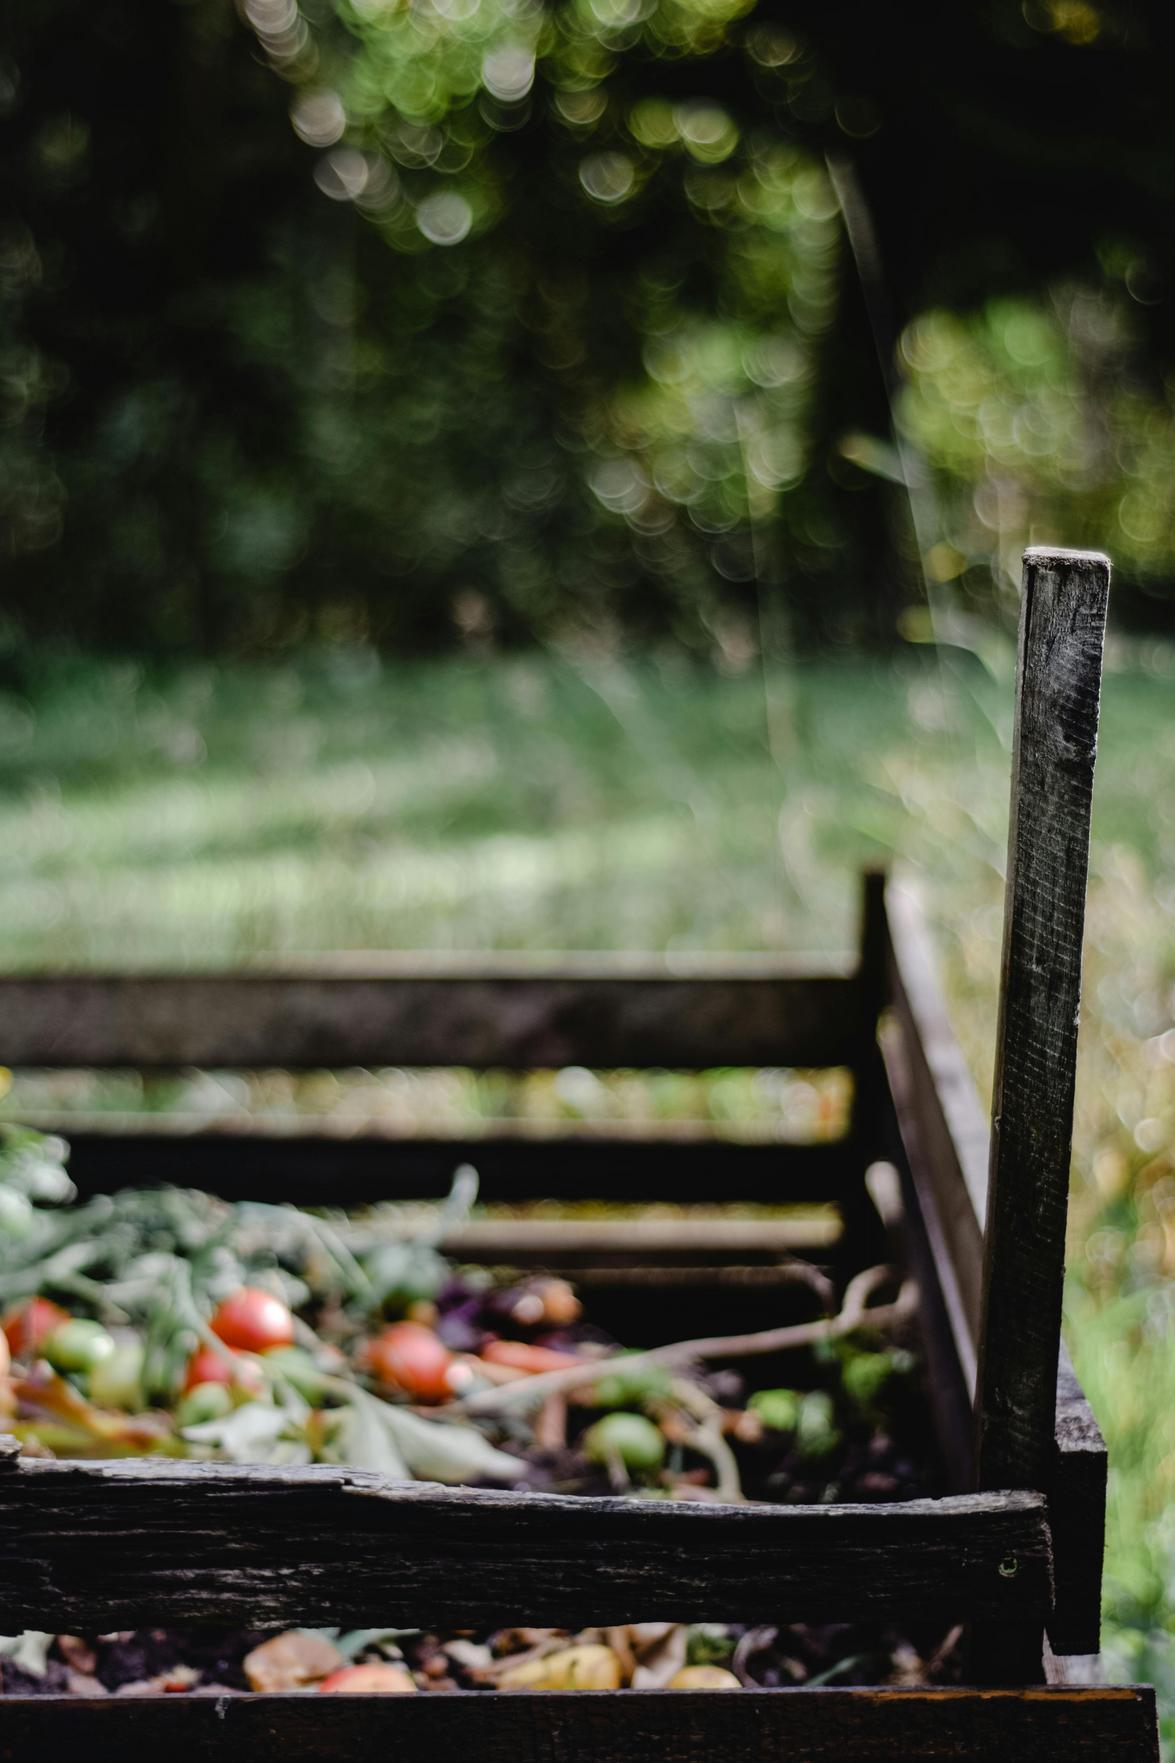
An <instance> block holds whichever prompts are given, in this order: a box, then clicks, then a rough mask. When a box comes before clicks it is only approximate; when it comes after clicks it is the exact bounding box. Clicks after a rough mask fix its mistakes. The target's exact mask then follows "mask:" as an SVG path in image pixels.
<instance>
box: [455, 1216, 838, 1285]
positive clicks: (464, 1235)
mask: <svg viewBox="0 0 1175 1763" xmlns="http://www.w3.org/2000/svg"><path fill="white" fill-rule="evenodd" d="M836 1235H837V1225H836V1219H835V1218H820V1217H813V1218H811V1219H802V1218H801V1219H796V1220H794V1221H793V1220H789V1219H775V1218H714V1217H703V1218H655V1217H654V1218H477V1219H473V1220H471V1221H470V1223H468V1224H463V1225H462V1226H461V1228H460V1229H459V1230H455V1231H452V1232H451V1233H450V1234H449V1235H448V1236H447V1237H446V1238H445V1239H444V1241H443V1242H442V1245H441V1247H442V1248H443V1249H444V1250H445V1251H446V1252H447V1253H448V1254H451V1255H452V1256H453V1257H454V1259H456V1260H458V1261H484V1262H490V1263H509V1264H510V1265H513V1266H521V1265H528V1264H532V1263H533V1264H538V1265H546V1266H550V1265H552V1264H554V1263H557V1264H558V1265H559V1266H560V1267H565V1268H569V1269H570V1268H574V1269H576V1270H577V1271H579V1270H585V1271H589V1272H590V1271H592V1270H593V1269H596V1270H600V1271H603V1272H606V1273H612V1272H613V1271H615V1270H617V1269H620V1268H624V1267H633V1266H637V1267H641V1268H650V1267H664V1268H673V1267H683V1268H684V1267H694V1268H704V1269H706V1270H707V1271H708V1272H719V1271H720V1270H721V1269H722V1267H723V1265H724V1264H729V1263H731V1262H737V1263H738V1264H740V1265H741V1266H742V1267H743V1268H748V1267H755V1266H761V1267H771V1266H772V1265H773V1264H775V1263H778V1262H780V1261H783V1260H785V1259H786V1257H788V1256H789V1255H792V1254H794V1253H795V1252H796V1251H797V1250H799V1249H806V1250H808V1251H811V1250H814V1249H819V1248H822V1247H825V1246H827V1245H828V1244H829V1243H830V1242H832V1241H834V1240H835V1238H836Z"/></svg>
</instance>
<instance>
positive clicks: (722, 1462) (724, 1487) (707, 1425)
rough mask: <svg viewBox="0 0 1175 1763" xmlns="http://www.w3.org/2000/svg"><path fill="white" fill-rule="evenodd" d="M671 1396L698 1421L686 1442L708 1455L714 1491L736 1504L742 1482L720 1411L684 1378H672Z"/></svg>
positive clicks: (700, 1452) (719, 1496) (741, 1488)
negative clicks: (713, 1476) (713, 1477)
mask: <svg viewBox="0 0 1175 1763" xmlns="http://www.w3.org/2000/svg"><path fill="white" fill-rule="evenodd" d="M670 1395H671V1396H672V1398H673V1400H674V1401H675V1402H676V1403H677V1404H678V1406H679V1407H681V1408H684V1409H685V1411H686V1413H687V1414H690V1415H692V1416H693V1418H694V1419H695V1420H697V1421H699V1422H700V1423H701V1424H700V1425H698V1426H696V1427H695V1428H694V1429H693V1431H692V1432H691V1433H690V1434H689V1436H688V1437H687V1438H686V1440H685V1443H686V1444H687V1445H688V1446H689V1447H690V1449H691V1450H693V1451H697V1453H698V1455H699V1456H701V1457H708V1458H709V1459H710V1462H711V1463H712V1464H713V1466H714V1474H715V1483H714V1491H715V1492H716V1494H717V1495H718V1498H719V1499H720V1500H725V1501H726V1502H727V1503H728V1504H737V1503H738V1502H739V1501H740V1500H741V1499H742V1498H743V1484H742V1480H741V1478H740V1476H739V1472H738V1462H737V1460H736V1458H735V1455H734V1452H733V1451H732V1450H731V1448H730V1446H729V1445H728V1444H727V1442H726V1439H725V1437H724V1436H723V1432H722V1410H721V1408H720V1407H719V1406H718V1404H717V1402H712V1401H711V1400H710V1398H709V1396H708V1395H706V1393H705V1391H704V1390H700V1389H699V1388H698V1386H697V1384H693V1383H690V1382H689V1381H688V1380H687V1379H686V1378H684V1377H677V1378H674V1380H673V1383H672V1384H671V1385H670Z"/></svg>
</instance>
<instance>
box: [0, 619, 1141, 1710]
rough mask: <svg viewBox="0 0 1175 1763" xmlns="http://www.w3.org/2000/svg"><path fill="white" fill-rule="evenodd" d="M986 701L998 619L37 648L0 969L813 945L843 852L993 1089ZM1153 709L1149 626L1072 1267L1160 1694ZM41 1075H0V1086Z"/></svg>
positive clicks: (2, 871)
mask: <svg viewBox="0 0 1175 1763" xmlns="http://www.w3.org/2000/svg"><path fill="white" fill-rule="evenodd" d="M1011 693H1012V684H1011V655H1010V652H1009V651H1006V650H1004V649H1001V648H999V647H998V646H996V647H994V648H993V650H992V653H991V654H990V655H988V656H987V658H986V664H985V665H984V666H981V665H980V663H979V662H978V661H977V660H976V659H975V657H973V656H970V655H965V654H962V653H956V654H948V655H946V656H944V657H943V658H942V659H936V658H934V657H933V656H931V655H929V654H928V653H925V652H914V653H911V654H909V655H908V656H906V657H905V658H904V659H903V660H902V661H901V662H900V663H894V662H892V661H881V660H863V659H860V658H853V659H844V660H839V661H824V662H812V661H802V662H796V663H794V664H790V665H788V666H778V667H776V666H772V667H769V668H768V669H766V670H763V671H761V670H759V668H758V667H754V668H752V669H750V670H748V671H746V672H744V673H741V674H738V675H728V676H724V675H721V674H719V673H716V672H704V671H700V670H698V669H697V668H695V667H692V666H689V665H687V664H686V663H684V662H682V661H680V660H676V659H669V660H664V661H660V662H659V661H656V660H653V659H648V660H644V661H641V662H640V663H635V662H619V661H616V660H613V659H607V660H604V659H598V660H592V659H585V658H584V657H582V656H577V657H571V656H557V655H548V656H538V657H530V658H523V659H500V658H499V659H493V660H487V661H484V662H483V661H471V660H453V661H446V662H442V663H435V664H422V665H415V666H411V667H409V666H384V667H381V666H380V665H379V664H378V663H377V662H375V661H374V660H373V659H372V658H371V657H370V656H369V655H366V654H362V653H360V654H350V653H347V654H337V655H332V656H329V657H323V658H321V659H318V660H310V661H307V662H306V663H305V664H304V665H302V666H301V667H299V668H297V669H293V668H290V667H284V666H283V667H280V668H279V667H274V668H272V669H269V670H263V669H252V670H248V669H245V668H228V669H222V670H214V669H212V668H210V667H191V668H189V669H187V670H185V671H181V672H176V673H172V674H170V675H162V674H159V675H148V674H144V672H143V671H142V670H141V669H140V668H138V667H136V666H134V665H132V664H130V663H118V664H115V663H111V662H87V663H85V664H82V663H80V662H70V663H67V662H63V661H61V660H56V661H52V662H49V661H46V662H45V663H44V664H43V665H42V666H41V667H40V668H39V669H38V671H37V673H36V675H35V677H34V679H33V682H32V684H31V685H30V686H29V688H28V690H27V695H26V696H24V697H17V696H13V695H9V696H0V967H4V968H7V969H14V968H26V969H28V968H36V967H40V966H63V965H70V964H90V965H94V964H109V965H117V966H120V967H121V966H134V965H149V964H155V963H166V964H186V965H190V966H202V965H210V964H216V963H225V962H234V961H240V960H244V959H247V958H251V957H253V956H256V955H257V954H259V953H261V952H263V951H281V952H293V951H299V952H301V951H309V950H321V949H341V948H365V947H372V948H414V947H432V948H449V949H488V948H511V947H528V948H545V949H557V948H580V949H592V948H609V947H613V948H629V949H632V948H654V949H661V948H667V947H677V948H698V949H757V948H779V947H789V948H794V949H800V950H803V949H811V950H816V949H838V950H839V949H843V948H846V947H848V946H849V944H850V942H851V939H852V935H853V915H854V909H855V899H856V883H855V874H854V872H855V870H856V869H857V868H858V867H859V866H860V864H861V863H862V862H865V861H876V860H878V859H881V858H886V857H889V856H890V855H891V854H898V855H900V857H901V858H902V860H903V861H904V862H906V863H907V864H908V865H909V866H910V867H911V868H912V869H914V870H915V871H917V872H920V873H921V875H922V877H923V878H924V881H925V885H926V889H927V893H928V898H929V902H930V904H931V907H932V911H933V915H934V918H935V920H936V923H937V924H938V926H939V929H940V932H941V946H942V953H943V963H944V972H945V974H946V977H947V981H948V986H949V990H950V994H951V997H952V1000H953V1003H954V1007H955V1015H956V1022H957V1026H958V1028H959V1031H960V1034H961V1036H962V1038H963V1041H964V1045H965V1046H966V1048H967V1051H968V1054H969V1057H970V1058H971V1059H972V1062H973V1065H974V1069H975V1072H976V1076H977V1078H978V1079H979V1082H980V1084H981V1086H982V1087H984V1088H985V1089H986V1086H987V1083H988V1079H989V1070H990V1056H991V1035H992V1024H993V1019H994V986H995V976H996V969H997V963H998V941H999V929H1000V901H1001V884H1002V862H1003V848H1004V838H1005V832H1006V817H1007V786H1008V771H1009V751H1008V745H1009V734H1010V722H1011ZM1173 710H1175V648H1173V647H1162V646H1158V645H1151V646H1149V647H1135V648H1132V649H1130V650H1129V652H1126V651H1121V652H1119V651H1116V650H1112V651H1111V655H1110V657H1109V663H1108V674H1107V679H1106V686H1105V695H1104V708H1103V715H1102V739H1101V757H1100V760H1099V774H1098V786H1097V797H1096V802H1095V812H1094V849H1093V859H1092V874H1091V884H1090V911H1089V923H1088V953H1087V975H1086V1009H1085V1018H1084V1029H1083V1047H1082V1058H1081V1070H1080V1074H1079V1118H1078V1127H1077V1156H1076V1170H1075V1184H1074V1205H1073V1211H1072V1223H1073V1230H1072V1244H1071V1255H1070V1277H1069V1281H1068V1290H1067V1312H1068V1320H1069V1332H1070V1339H1071V1343H1072V1346H1073V1349H1074V1355H1075V1358H1076V1360H1077V1364H1078V1368H1079V1370H1080V1372H1081V1375H1082V1377H1083V1378H1084V1380H1085V1382H1086V1386H1087V1389H1088V1390H1089V1393H1090V1395H1091V1398H1092V1400H1093V1403H1094V1406H1095V1408H1096V1409H1097V1412H1098V1415H1099V1418H1100V1419H1101V1422H1102V1425H1103V1427H1104V1429H1105V1431H1106V1433H1107V1435H1108V1437H1109V1440H1110V1446H1111V1453H1112V1461H1113V1463H1114V1469H1113V1471H1112V1484H1111V1530H1110V1539H1109V1559H1108V1563H1107V1567H1108V1572H1107V1613H1108V1617H1109V1639H1108V1645H1109V1650H1110V1654H1111V1658H1112V1661H1113V1664H1114V1668H1115V1670H1117V1671H1118V1672H1119V1673H1120V1674H1121V1675H1127V1676H1130V1675H1133V1676H1138V1677H1148V1678H1151V1679H1152V1680H1155V1681H1157V1682H1158V1683H1159V1685H1160V1691H1161V1693H1162V1694H1163V1696H1164V1699H1165V1702H1166V1707H1167V1710H1168V1717H1169V1719H1171V1718H1172V1717H1173V1716H1175V1282H1173V1280H1172V1276H1173V1275H1175V1026H1173V1023H1175V715H1173ZM389 1081H390V1080H389ZM33 1093H34V1092H33V1090H32V1088H31V1087H30V1084H29V1081H28V1080H24V1079H21V1080H18V1082H17V1083H16V1085H15V1086H14V1088H13V1091H12V1093H11V1094H10V1096H9V1099H8V1104H7V1111H8V1112H10V1113H11V1112H14V1111H15V1112H17V1113H19V1109H20V1105H21V1102H22V1099H23V1100H25V1101H26V1103H27V1101H28V1099H29V1098H30V1097H31V1096H32V1095H33ZM319 1105H321V1104H319ZM494 1105H495V1106H498V1107H500V1106H501V1102H500V1098H498V1099H495V1101H494ZM797 1105H799V1104H798V1103H797ZM1171 1736H1172V1738H1173V1739H1175V1724H1173V1726H1172V1735H1171Z"/></svg>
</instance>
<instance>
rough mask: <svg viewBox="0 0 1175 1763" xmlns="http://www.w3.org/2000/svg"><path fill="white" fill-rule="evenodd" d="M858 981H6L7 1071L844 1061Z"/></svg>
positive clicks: (437, 973) (485, 967)
mask: <svg viewBox="0 0 1175 1763" xmlns="http://www.w3.org/2000/svg"><path fill="white" fill-rule="evenodd" d="M858 995H859V994H858V988H857V984H856V981H855V980H853V979H851V978H845V977H844V976H842V975H838V974H836V973H834V972H824V973H813V972H812V971H810V970H808V969H804V970H797V969H796V968H795V967H794V965H790V964H787V963H781V962H777V961H774V960H772V959H771V958H769V957H766V956H763V957H754V958H744V959H742V960H739V959H737V958H733V957H730V958H727V957H724V958H723V959H722V960H721V961H715V962H712V963H707V962H704V961H698V960H697V959H693V960H690V961H678V960H670V959H668V958H666V959H658V958H656V957H651V956H643V957H640V958H628V957H610V956H605V955H600V956H593V957H591V958H586V957H584V958H581V959H580V960H579V961H578V962H567V963H561V964H560V966H559V967H558V968H556V969H553V970H551V971H549V972H546V973H542V972H536V971H533V970H532V969H530V968H529V967H523V968H517V969H516V968H510V967H507V966H506V965H505V964H504V963H502V962H490V963H485V962H483V963H481V964H480V965H479V966H476V965H474V964H473V963H472V962H471V961H468V960H461V961H450V962H442V961H440V960H439V959H438V960H433V961H429V962H422V961H420V960H419V959H417V960H408V959H405V960H403V961H402V962H400V963H399V964H398V965H396V966H392V965H390V964H389V963H387V962H384V963H382V964H380V971H379V973H378V975H376V976H372V975H371V974H368V973H353V972H351V971H349V970H348V969H347V968H345V967H344V968H343V969H341V970H340V969H338V968H337V967H325V968H321V969H313V968H310V967H306V968H304V969H302V970H298V971H273V972H265V973H262V972H252V971H245V972H240V973H218V974H72V975H38V976H31V977H30V976H15V977H9V978H4V979H0V1022H3V1024H4V1028H3V1033H2V1035H0V1058H2V1059H3V1060H4V1062H5V1063H6V1064H8V1065H10V1066H44V1067H49V1068H58V1069H60V1068H68V1067H75V1066H81V1067H94V1068H116V1067H120V1066H128V1067H134V1068H137V1069H139V1070H143V1071H149V1070H160V1069H164V1070H166V1069H174V1068H176V1067H182V1066H192V1065H194V1066H202V1067H206V1068H235V1069H241V1070H245V1069H264V1068H276V1067H280V1068H288V1069H298V1070H306V1069H317V1068H319V1067H332V1068H335V1069H338V1068H341V1067H346V1066H381V1065H410V1066H430V1065H438V1066H443V1065H461V1066H469V1067H473V1068H474V1069H477V1070H487V1069H493V1068H501V1069H506V1070H535V1069H541V1068H550V1067H561V1066H567V1065H587V1066H594V1067H597V1068H599V1069H615V1068H620V1067H643V1068H649V1067H670V1068H677V1069H683V1070H703V1069H705V1068H707V1067H710V1066H715V1065H747V1066H762V1065H772V1066H774V1065H805V1066H817V1065H839V1064H842V1063H844V1062H846V1061H847V1060H849V1059H851V1057H852V1055H853V1052H854V1050H855V1048H856V1045H857V1039H858V1037H857V1014H858Z"/></svg>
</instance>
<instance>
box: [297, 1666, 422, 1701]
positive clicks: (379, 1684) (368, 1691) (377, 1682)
mask: <svg viewBox="0 0 1175 1763" xmlns="http://www.w3.org/2000/svg"><path fill="white" fill-rule="evenodd" d="M415 1688H416V1685H415V1683H414V1682H413V1680H412V1673H411V1672H410V1671H408V1670H407V1669H406V1667H405V1666H403V1665H388V1664H378V1663H376V1662H375V1661H372V1663H371V1664H369V1665H344V1666H342V1667H341V1668H340V1669H339V1670H338V1671H332V1672H331V1674H330V1676H329V1677H324V1678H323V1680H322V1682H321V1683H320V1684H319V1686H318V1693H319V1695H325V1696H337V1695H343V1696H386V1695H393V1696H394V1695H402V1694H403V1693H404V1692H405V1691H406V1690H414V1689H415Z"/></svg>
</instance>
